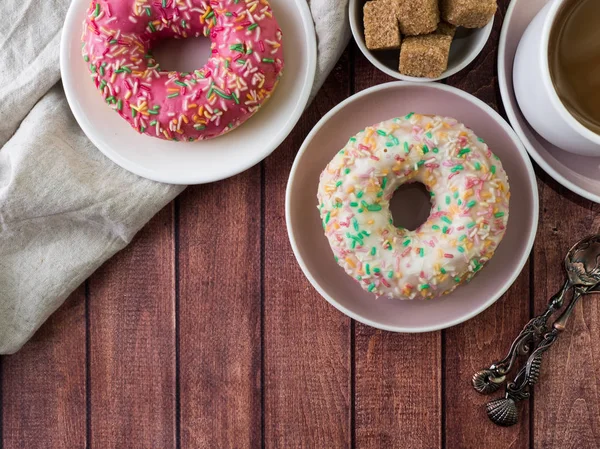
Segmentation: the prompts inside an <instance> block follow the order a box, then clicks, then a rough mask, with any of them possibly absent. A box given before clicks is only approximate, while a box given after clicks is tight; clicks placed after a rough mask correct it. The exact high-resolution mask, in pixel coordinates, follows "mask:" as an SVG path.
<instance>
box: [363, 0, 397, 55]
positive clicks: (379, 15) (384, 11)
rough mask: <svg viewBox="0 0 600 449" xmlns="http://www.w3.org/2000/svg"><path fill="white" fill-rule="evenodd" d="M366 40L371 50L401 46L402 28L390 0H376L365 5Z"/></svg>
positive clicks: (395, 48) (393, 48)
mask: <svg viewBox="0 0 600 449" xmlns="http://www.w3.org/2000/svg"><path fill="white" fill-rule="evenodd" d="M363 12H364V17H363V20H364V24H365V41H366V44H367V48H368V49H369V50H397V49H399V48H400V43H401V38H400V28H399V27H398V21H397V20H396V14H395V12H394V4H393V3H392V2H391V1H390V0H374V1H370V2H367V3H365V7H364V10H363Z"/></svg>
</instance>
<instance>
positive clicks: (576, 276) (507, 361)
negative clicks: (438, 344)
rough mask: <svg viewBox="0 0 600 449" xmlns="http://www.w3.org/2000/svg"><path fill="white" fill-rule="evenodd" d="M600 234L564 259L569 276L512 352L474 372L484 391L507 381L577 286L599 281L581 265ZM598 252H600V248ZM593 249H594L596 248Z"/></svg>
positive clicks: (477, 384)
mask: <svg viewBox="0 0 600 449" xmlns="http://www.w3.org/2000/svg"><path fill="white" fill-rule="evenodd" d="M599 241H600V235H595V236H590V237H586V238H585V239H583V240H580V241H579V242H577V243H576V244H575V245H574V246H573V247H572V248H571V249H570V250H569V252H568V253H567V255H566V256H565V260H564V265H565V270H566V271H567V280H566V281H565V283H564V285H563V286H562V288H561V289H560V291H558V292H557V293H556V294H555V295H553V296H552V298H550V302H549V303H548V307H547V308H546V310H545V311H544V313H542V314H541V315H538V316H536V317H535V318H533V319H531V320H530V321H529V323H527V324H526V325H525V327H524V328H523V330H522V331H521V333H520V334H519V335H518V336H517V338H516V339H515V340H514V341H513V343H512V345H511V346H510V349H509V351H508V354H507V355H506V357H504V358H503V359H502V360H500V361H498V362H495V363H493V364H492V365H491V366H490V367H489V368H487V369H483V370H481V371H478V372H477V373H475V374H474V375H473V378H472V383H473V388H475V390H476V391H477V392H479V393H481V394H490V393H493V392H495V391H496V390H498V389H499V388H500V386H501V385H502V384H503V383H504V382H505V380H506V376H507V375H508V374H509V373H510V371H511V370H512V369H513V368H514V366H515V362H516V360H517V357H518V356H519V355H526V354H528V353H529V351H530V349H531V348H532V347H533V346H534V344H535V340H536V339H540V338H542V336H543V335H545V334H546V332H548V326H547V322H548V318H550V316H552V315H553V314H554V313H555V312H556V311H557V310H559V309H560V308H561V307H562V306H563V305H564V302H565V297H566V295H567V293H568V292H569V291H570V290H571V289H572V288H573V287H577V286H581V287H586V286H587V287H589V286H590V285H595V284H596V283H597V282H598V281H597V280H594V278H593V277H589V276H586V274H585V270H584V267H582V266H581V262H580V261H579V259H581V257H580V254H581V251H583V250H585V249H586V248H589V245H590V244H591V243H592V242H595V243H596V244H598V242H599ZM597 249H598V253H597V254H600V248H597ZM591 251H592V252H593V251H594V249H593V248H592V250H591Z"/></svg>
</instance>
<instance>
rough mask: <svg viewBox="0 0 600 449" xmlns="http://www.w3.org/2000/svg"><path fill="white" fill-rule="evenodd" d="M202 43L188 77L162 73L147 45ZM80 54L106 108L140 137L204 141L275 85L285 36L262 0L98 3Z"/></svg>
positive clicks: (250, 111)
mask: <svg viewBox="0 0 600 449" xmlns="http://www.w3.org/2000/svg"><path fill="white" fill-rule="evenodd" d="M199 36H205V37H209V38H210V39H211V42H212V44H211V51H212V55H211V57H210V58H209V60H208V62H207V63H206V65H205V66H204V67H202V68H201V69H198V70H195V71H194V72H193V73H179V72H166V71H161V70H160V67H159V65H158V63H157V62H156V61H155V60H154V58H153V56H152V54H151V48H152V44H153V43H154V42H156V41H158V40H161V39H166V38H187V37H199ZM82 40H83V48H82V53H83V57H84V59H85V60H86V62H87V63H88V64H89V69H90V72H91V73H92V79H93V81H94V83H95V85H96V87H97V88H98V89H99V90H100V91H101V93H102V96H103V98H104V99H105V101H106V102H107V103H108V104H109V105H110V107H112V108H113V109H115V110H116V111H117V112H118V113H119V114H120V115H121V117H123V118H124V119H125V120H127V122H128V123H129V124H130V125H131V126H132V127H133V128H134V129H136V130H137V131H138V132H140V133H143V134H147V135H150V136H154V137H159V138H161V139H167V140H177V141H181V140H187V141H195V140H203V139H211V138H214V137H218V136H220V135H223V134H225V133H227V132H229V131H231V130H233V129H235V128H237V127H238V126H240V125H241V124H242V123H244V122H245V121H246V120H248V119H249V118H250V117H251V116H252V115H254V114H255V113H256V112H257V111H258V110H259V109H260V107H261V105H262V104H264V103H265V102H266V101H267V100H268V99H269V97H270V96H271V94H272V93H273V91H274V90H275V87H276V86H277V83H278V81H279V78H280V77H281V75H282V70H283V65H284V63H283V48H282V43H281V41H282V33H281V30H280V29H279V26H278V25H277V21H276V20H275V18H274V17H273V13H272V10H271V7H270V5H269V3H268V2H267V0H210V1H208V0H95V1H93V2H92V3H91V5H90V8H89V10H88V16H87V18H86V20H85V23H84V31H83V37H82Z"/></svg>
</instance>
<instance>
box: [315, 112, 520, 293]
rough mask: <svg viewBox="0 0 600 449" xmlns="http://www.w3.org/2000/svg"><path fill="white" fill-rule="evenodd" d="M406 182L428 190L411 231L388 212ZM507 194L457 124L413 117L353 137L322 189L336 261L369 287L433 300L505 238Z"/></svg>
mask: <svg viewBox="0 0 600 449" xmlns="http://www.w3.org/2000/svg"><path fill="white" fill-rule="evenodd" d="M401 142H402V143H401ZM407 182H420V183H422V184H424V185H425V187H426V188H427V190H428V191H429V194H430V198H431V203H432V210H431V215H430V216H429V218H428V219H427V221H426V222H425V223H424V224H422V225H421V226H419V227H418V228H417V229H416V230H414V231H409V230H407V229H404V228H400V227H396V226H394V224H393V219H392V216H391V213H390V211H389V204H390V200H391V198H392V196H393V194H394V191H395V190H396V189H397V188H398V187H399V186H400V185H402V184H403V183H407ZM509 197H510V193H509V184H508V179H507V176H506V173H505V172H504V169H503V168H502V165H501V163H500V162H499V160H498V159H497V157H496V156H495V155H493V153H492V152H491V151H490V149H489V148H488V146H487V145H486V144H485V142H484V141H483V140H482V139H479V138H478V137H477V136H476V135H475V134H474V133H473V132H472V131H471V130H469V129H468V128H466V127H465V126H464V125H462V124H461V123H458V122H457V121H456V120H454V119H451V118H445V117H438V116H435V117H432V116H425V115H420V114H417V113H410V114H408V115H406V116H405V117H401V118H395V119H393V120H389V121H386V122H383V123H379V124H377V125H374V126H372V127H367V128H365V129H364V130H363V131H361V132H360V133H358V134H357V135H356V136H355V137H352V138H350V139H349V140H348V143H347V144H346V146H345V147H344V148H342V149H341V150H340V151H338V152H337V153H336V155H335V157H334V158H333V160H332V161H331V162H330V163H329V164H328V165H327V167H326V168H325V170H324V171H323V173H322V175H321V179H320V183H319V190H318V199H319V210H320V215H321V219H322V221H323V229H324V232H325V236H326V237H327V239H328V240H329V243H330V246H331V249H332V251H333V253H334V254H333V255H334V258H335V259H336V261H337V263H338V264H339V265H340V266H341V267H343V268H344V270H345V271H346V272H347V273H348V274H349V275H350V276H352V277H353V278H354V279H356V280H357V282H359V283H360V285H361V286H362V287H363V288H364V289H365V290H367V291H369V292H372V293H373V294H374V295H376V296H378V297H379V296H388V297H392V298H397V299H415V298H421V299H429V298H434V297H438V296H441V295H443V294H447V293H450V292H451V291H453V290H454V289H455V288H457V287H458V286H459V285H461V284H462V283H463V282H467V281H469V280H470V279H471V278H472V277H473V276H475V274H476V273H477V272H479V271H480V270H481V269H482V268H483V266H484V265H485V264H486V263H487V261H489V259H490V258H491V257H492V256H493V254H494V251H495V250H496V248H497V246H498V244H499V243H500V241H501V240H502V237H503V236H504V233H505V231H506V225H507V223H508V205H509Z"/></svg>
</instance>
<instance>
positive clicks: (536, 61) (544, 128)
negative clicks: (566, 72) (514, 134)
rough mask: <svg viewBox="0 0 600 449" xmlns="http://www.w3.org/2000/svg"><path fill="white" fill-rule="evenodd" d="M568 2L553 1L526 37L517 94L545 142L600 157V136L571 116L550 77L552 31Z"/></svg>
mask: <svg viewBox="0 0 600 449" xmlns="http://www.w3.org/2000/svg"><path fill="white" fill-rule="evenodd" d="M567 1H570V0H550V2H549V3H548V4H547V5H546V6H545V7H544V8H543V9H542V10H541V11H540V12H539V13H538V15H537V16H536V17H535V18H534V19H533V21H532V22H531V23H530V24H529V27H528V28H527V30H526V31H525V34H523V37H522V38H521V42H520V43H519V47H518V48H517V54H516V55H515V61H514V67H513V80H514V81H513V83H514V88H515V95H516V97H517V101H518V103H519V107H520V108H521V111H522V112H523V115H524V116H525V118H526V119H527V121H528V122H529V124H530V125H531V126H532V127H533V128H534V129H535V130H536V131H537V132H538V134H540V135H541V136H542V137H543V138H544V139H546V140H547V141H549V142H550V143H552V144H554V145H556V146H557V147H559V148H562V149H563V150H566V151H568V152H571V153H575V154H581V155H584V156H600V135H598V134H596V133H595V132H593V131H592V130H590V129H589V128H587V127H585V126H584V125H583V124H581V123H580V122H579V121H578V120H577V119H575V117H573V115H571V113H570V112H569V111H568V110H567V108H566V107H565V106H564V105H563V103H562V101H561V100H560V98H559V97H558V94H557V93H556V89H555V88H554V85H553V83H552V78H551V76H550V66H549V62H548V43H549V41H550V32H551V31H552V29H553V26H554V23H555V21H556V17H557V15H558V13H559V12H560V10H561V7H562V6H563V4H564V3H566V2H567Z"/></svg>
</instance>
